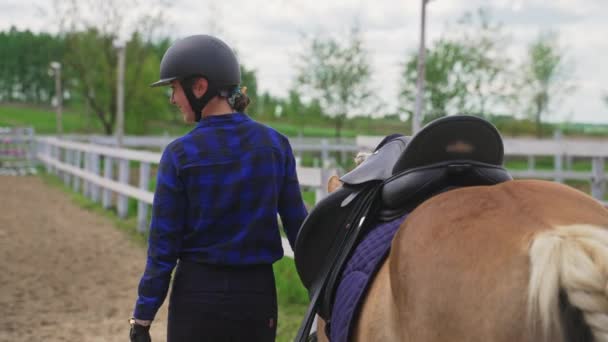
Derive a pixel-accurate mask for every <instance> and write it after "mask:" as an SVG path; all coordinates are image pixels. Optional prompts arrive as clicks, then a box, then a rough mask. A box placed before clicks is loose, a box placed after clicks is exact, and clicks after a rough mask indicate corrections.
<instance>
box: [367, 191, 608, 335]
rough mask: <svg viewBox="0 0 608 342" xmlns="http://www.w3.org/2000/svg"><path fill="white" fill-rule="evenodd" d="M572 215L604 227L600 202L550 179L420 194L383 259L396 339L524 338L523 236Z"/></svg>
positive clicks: (575, 220)
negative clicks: (427, 197) (420, 201)
mask: <svg viewBox="0 0 608 342" xmlns="http://www.w3.org/2000/svg"><path fill="white" fill-rule="evenodd" d="M580 223H585V224H591V225H597V226H603V227H608V211H607V210H606V209H605V208H604V207H603V206H602V205H601V204H600V203H599V202H597V201H595V200H594V199H592V198H591V197H589V196H587V195H585V194H583V193H582V192H579V191H576V190H574V189H571V188H569V187H566V186H564V185H560V184H557V183H551V182H544V181H531V180H530V181H510V182H506V183H502V184H499V185H495V186H484V187H469V188H462V189H457V190H453V191H449V192H446V193H444V194H441V195H438V196H436V197H434V198H432V199H430V200H428V201H426V202H425V203H423V204H422V205H420V206H419V207H418V208H417V209H416V210H414V211H413V212H412V213H411V214H410V215H409V217H408V219H407V220H406V221H405V223H404V225H403V226H402V227H401V228H400V230H399V232H398V233H397V235H396V236H395V238H394V240H393V245H392V249H391V253H390V255H389V258H388V267H389V269H388V272H389V274H390V287H388V288H389V289H391V288H392V291H391V292H392V295H393V298H394V303H395V306H396V312H397V316H398V317H397V318H396V319H397V320H398V322H399V328H398V329H399V334H400V336H399V338H398V339H399V340H402V341H420V342H430V341H433V342H442V341H496V342H502V341H527V340H530V339H532V338H531V337H530V336H528V335H526V334H528V332H527V331H528V330H527V329H526V328H525V326H524V325H525V324H526V300H527V297H526V291H527V286H528V281H529V257H528V249H529V244H530V241H531V239H532V237H533V236H534V234H536V233H538V232H540V231H543V230H549V229H552V228H554V227H555V226H558V225H571V224H580ZM397 289H398V290H397ZM372 291H373V289H372ZM367 300H371V301H373V293H371V292H370V296H368V299H367ZM362 317H365V315H363V316H362ZM359 323H360V324H359V327H362V326H364V325H365V322H362V321H360V322H359Z"/></svg>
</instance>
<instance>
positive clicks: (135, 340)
mask: <svg viewBox="0 0 608 342" xmlns="http://www.w3.org/2000/svg"><path fill="white" fill-rule="evenodd" d="M129 337H130V338H131V342H152V338H151V337H150V326H149V325H148V326H143V325H139V324H131V331H129Z"/></svg>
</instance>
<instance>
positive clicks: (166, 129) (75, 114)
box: [0, 104, 357, 138]
mask: <svg viewBox="0 0 608 342" xmlns="http://www.w3.org/2000/svg"><path fill="white" fill-rule="evenodd" d="M83 113H84V110H83V109H78V108H66V109H64V111H63V115H62V118H63V119H62V122H63V133H64V134H103V129H102V126H101V124H100V123H99V120H98V119H97V118H90V117H87V116H86V115H84V114H83ZM263 123H264V124H266V125H268V126H270V127H273V128H274V129H276V130H277V131H279V132H281V133H282V134H285V135H287V136H298V135H299V134H301V135H302V136H306V137H308V136H314V137H328V138H329V137H333V136H334V129H333V127H331V126H330V127H317V126H310V125H303V126H297V125H294V124H290V123H284V122H280V121H273V122H263ZM3 126H5V127H17V126H27V127H33V128H34V129H35V131H36V133H38V134H55V133H56V132H57V118H56V114H55V111H54V109H52V108H46V107H36V106H30V105H16V104H0V127H3ZM148 126H149V132H147V133H146V134H147V135H163V134H165V133H166V134H169V135H171V136H173V135H182V134H185V133H187V132H188V131H190V130H191V129H192V127H191V126H187V125H185V124H181V123H177V124H176V123H171V122H153V123H151V124H150V125H148ZM126 134H129V131H128V128H127V131H126ZM342 135H343V136H344V137H354V136H356V135H357V132H355V131H354V130H343V131H342Z"/></svg>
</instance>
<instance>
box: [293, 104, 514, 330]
mask: <svg viewBox="0 0 608 342" xmlns="http://www.w3.org/2000/svg"><path fill="white" fill-rule="evenodd" d="M387 138H389V137H387ZM503 156H504V150H503V144H502V138H501V137H500V134H499V133H498V131H497V130H496V128H495V127H494V126H493V125H492V124H490V123H489V122H487V121H486V120H484V119H481V118H478V117H473V116H465V115H458V116H448V117H444V118H440V119H438V120H435V121H433V122H431V123H429V124H428V125H427V126H425V127H424V128H423V129H422V130H420V131H419V132H418V134H416V135H415V136H414V137H413V138H411V139H410V138H409V137H405V136H400V137H396V136H395V135H393V136H391V137H390V139H386V138H385V140H383V141H382V143H381V144H380V145H379V146H378V147H377V148H376V150H375V152H374V153H373V154H372V155H370V156H369V157H368V158H367V160H365V161H364V162H363V163H362V164H361V165H359V166H358V167H357V168H355V169H354V170H353V171H351V172H350V173H347V174H346V175H344V176H343V177H342V178H341V181H342V182H343V186H342V187H341V188H340V189H338V190H337V191H335V192H333V193H331V194H329V195H328V196H327V197H325V198H324V199H323V200H322V201H320V202H319V203H318V204H317V205H316V206H315V207H314V209H313V210H312V211H311V212H310V213H309V215H308V217H307V218H306V220H305V221H304V223H303V225H302V227H301V229H300V232H299V234H298V237H297V240H296V246H295V263H296V268H297V271H298V274H299V275H300V278H301V280H302V283H303V284H304V286H305V287H306V288H307V289H308V291H309V295H310V297H311V305H310V307H309V312H307V317H306V318H305V321H304V322H303V325H302V327H301V328H300V333H301V334H300V333H299V334H298V335H299V336H300V335H302V336H304V333H303V332H302V331H303V330H309V327H310V324H311V322H308V324H307V320H311V319H312V318H310V317H309V316H311V317H312V316H314V313H315V312H316V313H318V314H319V315H320V316H321V317H322V318H324V319H325V320H328V319H329V317H331V308H332V302H333V294H334V291H335V288H336V286H337V282H338V280H339V274H340V272H341V270H342V269H343V266H344V264H345V263H346V261H347V260H348V256H349V255H350V253H351V251H352V250H353V249H354V246H356V243H357V241H359V240H360V239H361V238H362V237H363V236H364V235H365V234H366V232H367V231H368V230H369V229H371V228H372V227H373V226H374V224H375V223H378V222H386V221H391V220H393V219H396V218H398V217H400V216H402V215H403V214H405V213H407V212H411V211H412V210H413V209H415V208H416V207H417V206H418V205H420V204H421V203H422V202H424V201H425V200H427V199H429V198H430V197H432V196H434V195H437V194H439V193H441V192H444V191H447V190H450V189H453V188H457V187H462V186H473V185H492V184H497V183H500V182H503V181H507V180H510V179H512V178H511V176H510V175H509V174H508V172H507V171H506V170H505V169H504V168H503V167H502V162H503ZM306 325H308V328H306ZM296 340H299V339H298V338H296Z"/></svg>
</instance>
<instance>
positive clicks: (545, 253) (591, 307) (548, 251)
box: [528, 225, 608, 342]
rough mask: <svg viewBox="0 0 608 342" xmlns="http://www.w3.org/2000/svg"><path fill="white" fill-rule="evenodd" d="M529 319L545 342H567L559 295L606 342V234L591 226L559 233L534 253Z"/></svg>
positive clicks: (546, 236) (536, 243)
mask: <svg viewBox="0 0 608 342" xmlns="http://www.w3.org/2000/svg"><path fill="white" fill-rule="evenodd" d="M530 261H531V267H532V269H531V275H530V283H529V288H528V313H529V319H530V322H531V324H533V325H535V328H537V330H538V331H539V332H540V333H542V336H543V338H542V341H563V340H564V337H563V336H564V332H563V331H562V329H561V323H560V310H559V291H560V290H563V291H564V292H565V294H566V295H567V298H568V301H569V302H570V304H571V305H572V306H574V307H576V308H578V309H579V310H580V311H581V312H582V314H583V317H584V319H585V322H586V323H587V325H588V326H589V328H590V330H591V332H592V334H593V336H594V338H595V340H594V341H595V342H608V230H606V229H604V228H600V227H596V226H590V225H571V226H561V227H556V228H555V229H553V230H548V231H544V232H542V233H540V234H538V235H537V236H536V237H535V238H534V240H533V242H532V245H531V247H530ZM539 340H541V339H539Z"/></svg>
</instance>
